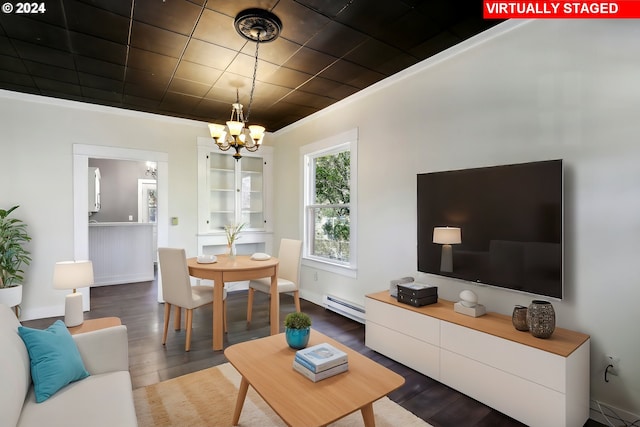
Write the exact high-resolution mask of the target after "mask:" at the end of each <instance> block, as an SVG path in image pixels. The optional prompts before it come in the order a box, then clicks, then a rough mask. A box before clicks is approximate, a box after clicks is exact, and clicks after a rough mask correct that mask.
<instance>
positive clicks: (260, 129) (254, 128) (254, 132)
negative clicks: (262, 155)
mask: <svg viewBox="0 0 640 427" xmlns="http://www.w3.org/2000/svg"><path fill="white" fill-rule="evenodd" d="M249 132H250V133H251V139H253V140H254V141H257V142H256V143H257V144H259V143H260V142H262V138H263V137H264V126H258V125H251V126H249Z"/></svg>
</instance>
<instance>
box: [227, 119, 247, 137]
mask: <svg viewBox="0 0 640 427" xmlns="http://www.w3.org/2000/svg"><path fill="white" fill-rule="evenodd" d="M227 127H228V128H229V133H230V134H231V136H238V135H240V133H241V132H242V129H243V128H244V123H242V122H236V121H232V120H230V121H228V122H227Z"/></svg>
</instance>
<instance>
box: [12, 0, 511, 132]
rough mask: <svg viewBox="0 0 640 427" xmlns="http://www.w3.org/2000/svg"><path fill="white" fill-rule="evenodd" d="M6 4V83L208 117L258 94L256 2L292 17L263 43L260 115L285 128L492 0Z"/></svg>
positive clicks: (421, 49)
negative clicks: (246, 32) (245, 18)
mask: <svg viewBox="0 0 640 427" xmlns="http://www.w3.org/2000/svg"><path fill="white" fill-rule="evenodd" d="M46 7H47V10H46V12H45V13H41V14H29V15H17V14H7V13H4V14H1V15H0V88H2V89H7V90H12V91H18V92H24V93H33V94H39V95H44V96H51V97H56V98H64V99H71V100H76V101H82V102H87V103H93V104H102V105H109V106H115V107H119V108H125V109H132V110H139V111H148V112H154V113H157V114H165V115H170V116H175V117H184V118H192V119H196V120H202V121H217V122H220V121H225V120H227V119H228V118H229V116H230V112H231V103H232V102H234V101H235V100H236V97H238V98H239V99H240V101H241V102H242V103H243V104H245V112H249V111H247V110H248V103H249V98H250V92H251V78H252V75H253V71H254V70H253V68H254V67H253V65H254V60H253V56H254V54H255V43H253V42H249V41H247V40H245V39H244V38H242V37H240V36H239V35H238V34H237V32H236V31H235V28H234V27H233V21H234V18H235V16H236V15H237V14H238V12H240V11H242V10H244V9H247V8H253V7H258V8H263V9H266V10H270V11H272V12H274V13H275V14H276V15H278V17H279V18H280V19H281V20H282V23H283V28H282V32H281V35H280V37H279V38H278V39H276V40H275V41H273V42H270V43H263V44H261V45H260V54H259V57H260V60H259V64H258V70H257V81H256V88H255V92H254V102H253V105H252V111H250V117H249V120H250V121H251V122H252V123H260V124H262V125H264V126H265V127H266V128H267V130H269V131H276V130H278V129H280V128H282V127H283V126H286V125H288V124H291V123H293V122H295V121H297V120H299V119H301V118H303V117H306V116H308V115H309V114H312V113H314V112H316V111H319V110H321V109H323V108H325V107H327V106H329V105H331V104H333V103H335V102H337V101H339V100H341V99H343V98H345V97H347V96H350V95H352V94H354V93H356V92H358V91H359V90H362V89H364V88H366V87H368V86H370V85H372V84H374V83H376V82H378V81H380V80H382V79H384V78H386V77H388V76H391V75H393V74H395V73H397V72H399V71H401V70H403V69H405V68H407V67H410V66H411V65H414V64H416V63H417V62H419V61H422V60H424V59H426V58H428V57H430V56H432V55H435V54H437V53H438V52H441V51H442V50H445V49H448V48H449V47H451V46H453V45H455V44H457V43H460V42H461V41H463V40H465V39H467V38H469V37H472V36H474V35H476V34H478V33H479V32H482V31H484V30H486V29H488V28H490V27H492V26H494V25H496V24H497V23H499V22H500V21H485V20H483V19H482V2H481V1H475V2H463V3H459V2H452V1H450V0H430V1H427V0H395V1H388V0H215V1H213V0H118V1H113V0H52V1H50V2H47V3H46Z"/></svg>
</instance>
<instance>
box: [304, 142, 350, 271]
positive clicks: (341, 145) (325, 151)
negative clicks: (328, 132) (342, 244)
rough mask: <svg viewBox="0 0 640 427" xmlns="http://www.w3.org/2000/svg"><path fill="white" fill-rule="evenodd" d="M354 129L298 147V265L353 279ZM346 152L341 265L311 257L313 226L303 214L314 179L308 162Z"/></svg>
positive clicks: (337, 262)
mask: <svg viewBox="0 0 640 427" xmlns="http://www.w3.org/2000/svg"><path fill="white" fill-rule="evenodd" d="M357 149H358V130H357V129H352V130H349V131H346V132H343V133H341V134H338V135H335V136H332V137H329V138H326V139H323V140H321V141H317V142H313V143H311V144H307V145H304V146H302V147H301V148H300V159H301V162H302V167H301V168H300V170H301V171H302V175H303V177H302V182H303V188H302V191H303V195H302V198H301V200H302V208H301V212H302V221H301V223H302V227H303V229H302V233H301V235H302V236H303V237H302V238H303V250H302V265H304V266H308V267H312V268H316V269H319V270H326V271H330V272H332V273H336V274H340V275H343V276H347V277H351V278H356V277H357V272H358V270H357V259H358V257H357V254H358V251H357V247H356V245H357V241H358V238H357V237H358V233H357V230H358V226H357V218H358V215H357V212H358V206H357V200H358V185H357V183H358V180H357V176H358V151H357ZM345 150H349V151H350V154H349V156H350V170H351V177H350V197H349V262H348V263H343V262H339V261H335V260H330V259H327V258H323V257H318V256H315V255H312V254H311V248H310V240H311V239H310V237H309V236H310V234H309V233H313V224H309V220H308V215H307V206H308V205H310V204H311V200H312V197H313V195H314V194H315V182H314V177H313V176H311V173H312V168H311V166H310V164H311V160H312V159H314V158H316V157H321V156H326V155H330V154H335V153H338V152H340V151H345Z"/></svg>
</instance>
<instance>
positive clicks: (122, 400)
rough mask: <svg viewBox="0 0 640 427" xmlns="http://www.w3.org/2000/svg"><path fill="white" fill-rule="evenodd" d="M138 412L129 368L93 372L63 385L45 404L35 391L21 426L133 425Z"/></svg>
mask: <svg viewBox="0 0 640 427" xmlns="http://www.w3.org/2000/svg"><path fill="white" fill-rule="evenodd" d="M136 425H137V419H136V411H135V407H134V404H133V392H132V391H131V377H130V376H129V372H128V371H119V372H110V373H106V374H98V375H91V376H90V377H87V378H85V379H84V380H82V381H76V382H74V383H71V384H69V385H68V386H66V387H64V388H62V389H61V390H60V391H58V392H57V393H56V394H55V395H54V396H52V397H51V398H49V399H47V401H45V402H43V403H36V401H35V393H34V391H33V390H31V391H30V392H29V394H28V396H27V399H26V400H25V402H24V408H23V410H22V415H21V416H20V420H19V422H18V423H17V427H42V426H64V427H87V426H91V427H115V426H117V427H129V426H136Z"/></svg>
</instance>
